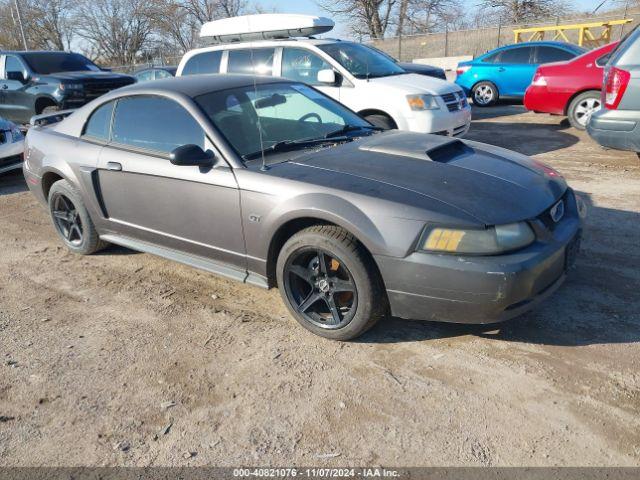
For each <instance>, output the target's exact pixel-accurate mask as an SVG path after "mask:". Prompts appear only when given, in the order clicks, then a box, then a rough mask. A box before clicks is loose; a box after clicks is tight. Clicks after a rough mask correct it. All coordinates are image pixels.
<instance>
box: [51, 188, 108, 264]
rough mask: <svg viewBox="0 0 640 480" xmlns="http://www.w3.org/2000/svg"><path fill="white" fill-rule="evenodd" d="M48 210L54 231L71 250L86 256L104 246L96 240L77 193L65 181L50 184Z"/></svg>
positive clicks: (100, 241)
mask: <svg viewBox="0 0 640 480" xmlns="http://www.w3.org/2000/svg"><path fill="white" fill-rule="evenodd" d="M49 213H50V215H51V220H52V221H53V225H54V227H55V229H56V232H58V235H59V236H60V238H61V239H62V241H63V242H64V244H65V245H66V247H67V248H68V249H69V250H71V251H72V252H73V253H77V254H79V255H90V254H92V253H95V252H97V251H99V250H102V249H103V248H105V247H106V246H107V245H108V244H107V243H106V242H103V241H102V240H100V237H99V236H98V231H97V230H96V227H95V226H94V225H93V222H92V221H91V217H90V216H89V212H88V211H87V209H86V207H85V206H84V203H83V202H82V197H81V196H80V193H79V192H78V191H77V190H76V189H75V187H74V186H73V185H72V184H71V183H69V182H68V181H67V180H58V181H57V182H55V183H54V184H53V185H52V186H51V189H50V190H49Z"/></svg>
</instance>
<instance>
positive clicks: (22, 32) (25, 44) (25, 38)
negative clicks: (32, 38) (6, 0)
mask: <svg viewBox="0 0 640 480" xmlns="http://www.w3.org/2000/svg"><path fill="white" fill-rule="evenodd" d="M14 3H15V5H16V14H17V15H18V25H19V26H20V35H22V44H23V45H24V49H25V50H29V47H28V46H27V37H25V35H24V26H23V25H22V14H21V13H20V5H19V4H18V0H14Z"/></svg>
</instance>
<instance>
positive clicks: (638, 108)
mask: <svg viewBox="0 0 640 480" xmlns="http://www.w3.org/2000/svg"><path fill="white" fill-rule="evenodd" d="M612 66H615V67H619V68H621V69H623V70H626V71H628V72H629V73H630V74H631V79H630V80H629V84H628V86H627V89H626V90H625V92H624V95H623V97H622V99H621V101H620V104H619V105H618V108H617V109H616V110H609V109H607V108H606V107H603V108H602V109H600V110H599V111H597V112H595V113H594V114H593V115H592V116H591V118H590V120H589V123H588V124H587V132H588V133H589V135H591V137H593V138H594V140H596V141H597V142H598V143H599V144H600V145H602V146H604V147H608V148H615V149H618V150H631V151H634V152H640V29H638V28H636V29H635V30H633V31H631V32H630V33H629V36H628V37H627V38H626V39H625V40H624V41H622V42H621V43H620V44H619V45H618V46H617V47H616V49H615V50H614V51H613V52H612V54H611V57H610V58H609V61H608V62H607V65H606V67H605V72H604V78H605V79H606V77H607V74H608V72H609V70H610V69H611V67H612ZM604 90H605V89H604V88H603V93H602V96H603V99H602V104H603V105H604V95H605V94H604Z"/></svg>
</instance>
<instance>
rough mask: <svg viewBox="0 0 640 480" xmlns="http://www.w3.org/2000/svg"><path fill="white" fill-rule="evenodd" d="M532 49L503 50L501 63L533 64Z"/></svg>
mask: <svg viewBox="0 0 640 480" xmlns="http://www.w3.org/2000/svg"><path fill="white" fill-rule="evenodd" d="M531 50H532V48H531V47H517V48H510V49H509V50H503V51H502V56H501V57H500V63H520V64H523V63H531Z"/></svg>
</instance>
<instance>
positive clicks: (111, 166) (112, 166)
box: [107, 162, 122, 172]
mask: <svg viewBox="0 0 640 480" xmlns="http://www.w3.org/2000/svg"><path fill="white" fill-rule="evenodd" d="M107 170H112V171H114V172H120V171H122V165H121V164H119V163H118V162H107Z"/></svg>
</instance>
